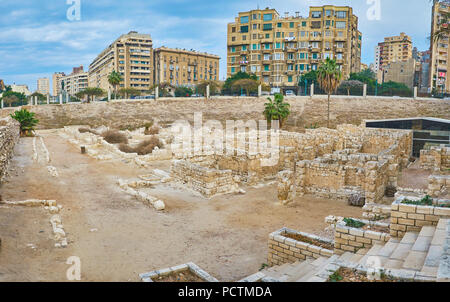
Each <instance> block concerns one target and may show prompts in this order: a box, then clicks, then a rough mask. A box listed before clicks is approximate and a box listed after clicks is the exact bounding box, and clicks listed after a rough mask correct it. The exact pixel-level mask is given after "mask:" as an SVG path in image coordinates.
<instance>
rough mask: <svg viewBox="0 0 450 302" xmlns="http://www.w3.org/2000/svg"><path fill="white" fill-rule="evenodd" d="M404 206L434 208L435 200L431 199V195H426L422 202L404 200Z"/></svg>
mask: <svg viewBox="0 0 450 302" xmlns="http://www.w3.org/2000/svg"><path fill="white" fill-rule="evenodd" d="M402 204H410V205H416V206H432V205H433V198H431V196H429V195H426V196H425V197H424V198H422V199H421V200H410V199H404V200H403V201H402Z"/></svg>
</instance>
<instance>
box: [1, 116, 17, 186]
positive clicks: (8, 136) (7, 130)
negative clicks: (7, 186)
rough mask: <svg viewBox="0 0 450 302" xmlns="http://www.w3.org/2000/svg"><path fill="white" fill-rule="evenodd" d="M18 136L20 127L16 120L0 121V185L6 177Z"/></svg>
mask: <svg viewBox="0 0 450 302" xmlns="http://www.w3.org/2000/svg"><path fill="white" fill-rule="evenodd" d="M19 135H20V125H19V123H18V122H17V121H16V120H14V119H12V118H10V117H6V118H2V119H0V183H1V182H2V181H3V180H4V178H5V176H6V173H7V170H8V164H9V161H10V160H11V157H12V155H13V151H14V146H15V145H16V143H17V141H18V140H19Z"/></svg>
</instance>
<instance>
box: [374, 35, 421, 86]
mask: <svg viewBox="0 0 450 302" xmlns="http://www.w3.org/2000/svg"><path fill="white" fill-rule="evenodd" d="M412 51H413V47H412V40H411V37H410V36H408V35H406V34H405V33H400V35H399V36H393V37H386V38H384V42H382V43H378V46H377V47H376V48H375V70H376V71H377V73H378V81H382V76H383V72H382V71H383V70H384V69H385V68H386V67H387V66H388V65H390V64H392V63H395V62H407V61H409V59H410V58H412Z"/></svg>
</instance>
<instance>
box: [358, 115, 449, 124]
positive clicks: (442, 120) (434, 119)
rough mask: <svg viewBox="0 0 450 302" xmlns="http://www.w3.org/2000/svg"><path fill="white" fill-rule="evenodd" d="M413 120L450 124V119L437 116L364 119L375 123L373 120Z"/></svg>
mask: <svg viewBox="0 0 450 302" xmlns="http://www.w3.org/2000/svg"><path fill="white" fill-rule="evenodd" d="M412 120H427V121H433V122H440V123H447V124H450V120H446V119H443V118H437V117H408V118H394V119H385V120H364V122H366V123H373V122H396V121H412Z"/></svg>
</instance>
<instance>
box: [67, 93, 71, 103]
mask: <svg viewBox="0 0 450 302" xmlns="http://www.w3.org/2000/svg"><path fill="white" fill-rule="evenodd" d="M69 101H70V96H69V94H66V104H68V103H69Z"/></svg>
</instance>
